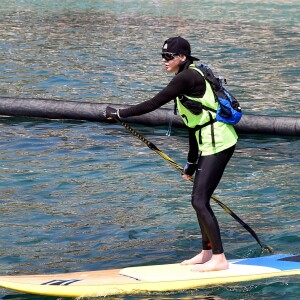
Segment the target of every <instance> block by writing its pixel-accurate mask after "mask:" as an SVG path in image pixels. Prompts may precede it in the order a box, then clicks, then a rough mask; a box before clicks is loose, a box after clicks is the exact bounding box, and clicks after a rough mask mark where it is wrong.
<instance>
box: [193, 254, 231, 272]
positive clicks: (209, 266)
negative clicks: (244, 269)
mask: <svg viewBox="0 0 300 300" xmlns="http://www.w3.org/2000/svg"><path fill="white" fill-rule="evenodd" d="M228 268H229V263H228V262H227V259H226V257H225V254H224V253H222V254H213V255H212V258H211V259H210V260H209V261H207V262H206V263H204V264H202V265H195V266H193V267H192V271H196V272H210V271H221V270H227V269H228Z"/></svg>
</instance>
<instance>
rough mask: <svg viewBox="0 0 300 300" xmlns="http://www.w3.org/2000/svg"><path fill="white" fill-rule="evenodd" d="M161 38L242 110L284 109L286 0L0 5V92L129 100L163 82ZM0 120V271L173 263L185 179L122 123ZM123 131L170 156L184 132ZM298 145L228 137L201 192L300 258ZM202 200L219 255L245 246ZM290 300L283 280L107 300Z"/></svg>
mask: <svg viewBox="0 0 300 300" xmlns="http://www.w3.org/2000/svg"><path fill="white" fill-rule="evenodd" d="M2 4H3V5H2ZM173 35H182V36H184V37H186V38H188V39H189V40H190V41H191V44H192V48H193V51H194V53H195V55H196V56H199V57H201V59H202V60H203V62H205V63H209V64H210V65H211V67H212V68H213V69H214V70H216V72H217V73H221V74H222V75H224V77H225V78H227V81H228V82H229V85H230V88H231V90H233V91H234V92H235V93H236V95H237V96H238V98H239V100H240V102H241V104H242V107H243V109H244V112H245V113H246V114H247V113H248V114H250V113H253V114H270V115H299V87H300V84H299V70H300V66H299V60H297V59H295V58H296V57H297V55H298V56H299V4H298V1H296V0H292V1H279V0H277V1H272V2H269V1H255V0H250V1H247V3H244V2H241V1H237V0H233V1H191V0H189V1H185V2H182V1H170V0H168V1H165V0H163V1H139V3H138V4H137V2H136V1H130V0H127V1H92V0H89V1H73V0H65V1H53V0H52V1H50V0H45V1H43V2H41V1H35V0H31V1H8V0H3V1H2V2H1V7H0V54H1V55H0V96H10V97H44V98H56V99H64V100H75V101H94V102H112V103H121V102H123V103H137V102H139V101H142V100H145V99H148V98H149V97H150V96H151V95H153V94H154V93H155V92H157V91H159V90H160V89H161V88H162V86H164V84H166V83H167V82H168V81H169V79H170V77H169V76H168V75H166V74H165V73H164V70H163V67H162V65H161V62H160V56H159V53H160V47H161V45H162V43H163V41H164V40H165V39H166V38H167V37H169V36H173ZM170 107H172V104H170ZM0 125H1V126H0V149H1V151H0V157H1V158H0V161H1V172H0V213H1V226H0V253H1V255H0V264H1V273H5V274H6V273H10V274H20V273H27V274H33V273H41V272H42V273H45V272H49V273H54V272H55V273H56V272H70V271H81V270H96V269H108V268H116V267H126V266H131V265H140V264H158V263H174V262H178V261H181V260H183V259H186V258H188V257H190V256H192V255H194V254H195V252H197V251H198V250H197V249H199V247H200V233H199V229H198V227H197V223H196V218H195V214H194V211H193V209H192V207H191V205H190V193H191V186H190V184H189V183H187V182H184V181H182V180H181V178H180V176H179V174H178V173H177V172H176V171H174V170H173V168H172V167H171V166H169V165H168V164H167V163H166V162H165V161H164V160H163V159H162V158H161V157H159V156H157V155H156V154H155V153H152V152H151V151H150V150H149V149H148V148H147V147H145V145H143V144H141V142H140V141H139V140H138V139H136V138H135V137H133V136H131V134H130V133H129V132H127V131H126V130H125V129H124V128H121V127H120V126H118V125H111V124H110V125H107V124H94V123H88V122H85V123H84V122H64V121H52V122H49V121H46V120H29V119H22V118H5V117H2V118H0ZM137 129H138V131H140V132H141V133H142V134H143V135H145V136H146V137H147V139H149V140H150V141H152V142H154V143H155V144H156V145H157V146H158V147H159V148H160V149H162V150H163V151H165V152H166V153H167V154H168V155H170V157H171V158H173V159H174V160H175V161H176V162H178V163H180V164H182V165H183V164H184V163H185V159H186V153H187V150H188V149H187V137H186V132H185V131H184V130H181V129H180V130H179V129H178V130H174V131H173V135H172V136H171V137H167V136H165V132H166V130H167V128H145V127H142V126H137ZM299 149H300V147H299V140H298V138H288V137H287V138H280V137H269V136H241V137H240V140H239V143H238V147H237V150H236V152H235V155H234V157H233V159H232V160H231V162H230V164H229V166H228V168H227V172H226V174H225V175H224V178H223V181H222V183H221V184H220V186H219V188H218V190H217V191H216V194H217V196H218V197H219V198H220V200H221V201H222V202H224V203H225V204H226V205H228V206H229V207H230V208H231V209H232V210H233V211H234V212H235V213H236V214H238V216H239V217H241V219H242V220H244V221H245V222H246V223H248V224H249V225H250V226H251V227H252V228H253V229H254V230H255V232H257V234H258V235H259V237H260V238H261V239H262V240H263V241H264V242H265V243H266V244H268V245H270V246H272V247H273V248H274V250H275V252H277V253H280V252H283V253H295V254H296V253H299V251H300V248H299V247H300V239H299V226H300V224H299V209H298V202H299V199H298V198H299V196H298V194H299V193H298V190H299V179H298V178H299V176H298V175H299V167H300V161H299V157H300V153H299ZM213 207H214V210H215V211H216V214H217V216H218V219H219V220H220V224H221V230H222V236H223V241H224V246H225V249H226V253H227V256H228V258H230V259H232V258H241V257H251V256H257V255H261V253H260V249H259V246H258V245H257V243H256V241H255V240H253V238H252V237H251V236H250V235H249V233H248V232H247V231H245V230H244V229H243V228H242V227H241V226H240V225H239V224H237V223H236V222H235V221H234V220H233V219H232V218H231V217H230V216H229V215H228V214H227V213H225V212H224V211H223V210H222V209H221V208H220V207H218V206H217V205H215V203H213ZM7 241H9V243H8V242H7ZM0 293H1V295H6V296H5V298H6V299H9V298H11V299H12V298H14V296H13V295H8V293H7V291H6V290H2V289H1V291H0ZM298 296H299V278H297V277H291V278H285V279H274V280H271V279H270V280H267V281H258V282H254V283H251V284H250V283H249V284H247V283H245V284H236V285H228V286H222V287H220V286H217V287H212V288H206V289H201V290H195V291H184V292H176V293H170V294H153V295H152V294H151V295H142V296H140V297H135V296H124V297H117V298H116V297H114V299H131V300H132V299H154V298H155V299H222V300H223V299H226V300H227V299H241V298H243V299H244V298H247V299H251V300H252V299H258V298H259V299H283V298H284V299H297V298H298ZM3 297H4V296H3ZM17 297H19V298H17ZM28 297H29V298H28ZM15 299H40V298H34V297H33V296H25V295H19V296H16V297H15ZM44 299H47V298H44Z"/></svg>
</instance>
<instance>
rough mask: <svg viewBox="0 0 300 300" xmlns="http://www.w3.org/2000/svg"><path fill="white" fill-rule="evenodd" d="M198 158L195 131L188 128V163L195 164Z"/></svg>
mask: <svg viewBox="0 0 300 300" xmlns="http://www.w3.org/2000/svg"><path fill="white" fill-rule="evenodd" d="M198 157H199V148H198V142H197V139H196V131H195V129H194V128H189V152H188V158H187V160H188V162H190V163H196V162H197V160H198Z"/></svg>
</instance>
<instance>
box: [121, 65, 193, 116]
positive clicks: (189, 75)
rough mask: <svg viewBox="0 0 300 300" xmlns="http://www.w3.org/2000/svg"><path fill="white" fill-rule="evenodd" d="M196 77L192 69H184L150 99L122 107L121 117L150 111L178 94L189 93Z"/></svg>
mask: <svg viewBox="0 0 300 300" xmlns="http://www.w3.org/2000/svg"><path fill="white" fill-rule="evenodd" d="M194 77H195V75H194V74H193V72H192V70H188V69H187V70H184V71H183V72H181V73H179V74H177V75H176V76H175V77H174V78H173V79H172V80H171V81H170V83H169V84H168V85H167V86H166V87H165V88H164V89H163V90H162V91H160V92H159V93H158V94H156V95H155V96H154V97H153V98H151V99H150V100H147V101H144V102H142V103H140V104H137V105H134V106H132V107H130V108H126V109H120V111H119V115H120V117H123V118H127V117H131V116H139V115H143V114H146V113H149V112H151V111H153V110H155V109H157V108H159V107H161V106H163V105H164V104H166V103H168V102H170V101H172V100H174V99H175V98H176V97H177V96H179V95H181V94H186V93H189V92H190V90H191V89H193V88H194V86H195V79H194Z"/></svg>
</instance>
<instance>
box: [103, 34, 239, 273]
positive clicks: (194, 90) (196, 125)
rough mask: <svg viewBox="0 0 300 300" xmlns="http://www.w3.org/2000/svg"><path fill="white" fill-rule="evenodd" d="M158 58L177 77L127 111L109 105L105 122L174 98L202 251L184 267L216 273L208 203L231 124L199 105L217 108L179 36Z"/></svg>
mask: <svg viewBox="0 0 300 300" xmlns="http://www.w3.org/2000/svg"><path fill="white" fill-rule="evenodd" d="M162 59H163V63H164V65H165V67H166V71H167V72H168V73H174V74H175V76H174V77H173V79H172V80H171V81H170V83H169V84H168V85H167V86H166V87H165V88H164V89H163V90H162V91H160V92H159V93H158V94H156V95H155V96H154V97H153V98H151V99H150V100H147V101H144V102H142V103H140V104H137V105H135V106H132V107H130V108H126V109H120V110H117V109H115V108H113V107H110V106H108V107H107V108H106V112H105V114H106V117H107V118H116V117H117V118H127V117H131V116H138V115H142V114H145V113H149V112H151V111H153V110H155V109H157V108H159V107H161V106H163V105H164V104H166V103H168V102H170V101H173V100H174V99H175V103H176V107H177V109H178V111H179V114H180V115H181V117H182V119H183V121H184V122H185V124H186V125H187V126H188V127H189V152H188V157H187V163H186V165H185V167H184V174H183V175H182V177H183V178H184V179H186V180H189V179H190V178H191V176H192V175H193V174H194V173H196V175H195V179H194V186H193V191H192V206H193V208H194V209H195V211H196V214H197V219H198V222H199V226H200V230H201V234H202V250H201V251H200V253H199V254H197V255H196V256H194V257H192V258H191V259H188V260H184V261H183V262H182V264H183V265H193V267H192V269H193V270H194V271H217V270H225V269H227V268H228V262H227V259H226V257H225V254H224V250H223V246H222V240H221V235H220V229H219V224H218V221H217V219H216V217H215V215H214V213H213V211H212V209H211V206H210V198H211V196H212V194H213V192H214V191H215V189H216V188H217V186H218V184H219V182H220V180H221V178H222V175H223V172H224V170H225V167H226V165H227V163H228V161H229V160H230V158H231V156H232V154H233V152H234V148H235V144H236V142H237V135H236V133H235V130H234V128H233V126H232V125H228V124H226V123H223V122H219V121H215V120H214V121H213V122H211V120H212V117H215V114H214V113H212V112H210V111H207V110H205V109H203V106H206V107H210V108H212V109H216V108H217V102H216V101H215V96H214V93H213V92H212V88H211V86H210V84H209V82H208V81H207V80H205V79H204V76H203V73H202V72H201V71H199V69H197V68H196V66H195V65H194V64H193V62H194V61H198V60H199V59H198V58H196V57H193V56H191V47H190V44H189V42H188V41H187V40H185V39H183V38H182V37H179V36H178V37H172V38H169V39H168V40H166V41H165V42H164V44H163V48H162Z"/></svg>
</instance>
